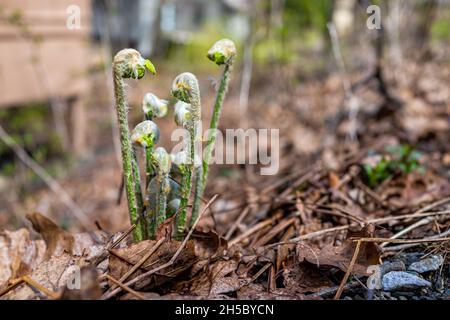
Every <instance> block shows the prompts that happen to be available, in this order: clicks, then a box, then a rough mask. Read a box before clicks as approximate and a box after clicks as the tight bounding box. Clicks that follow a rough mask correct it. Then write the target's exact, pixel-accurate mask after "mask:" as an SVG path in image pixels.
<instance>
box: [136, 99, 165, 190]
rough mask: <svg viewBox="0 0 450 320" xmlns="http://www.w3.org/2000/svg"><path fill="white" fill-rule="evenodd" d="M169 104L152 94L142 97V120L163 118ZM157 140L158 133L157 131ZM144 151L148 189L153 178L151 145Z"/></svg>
mask: <svg viewBox="0 0 450 320" xmlns="http://www.w3.org/2000/svg"><path fill="white" fill-rule="evenodd" d="M168 104H169V102H168V101H167V100H164V99H160V98H158V97H157V96H156V95H154V94H153V93H150V92H149V93H147V94H145V95H144V99H143V101H142V111H143V112H144V120H153V119H154V118H163V117H165V116H166V114H167V110H168ZM158 138H159V131H158ZM144 151H145V186H146V188H147V187H148V184H149V183H150V180H151V178H152V177H153V169H152V152H153V144H151V145H148V146H147V147H145V148H144Z"/></svg>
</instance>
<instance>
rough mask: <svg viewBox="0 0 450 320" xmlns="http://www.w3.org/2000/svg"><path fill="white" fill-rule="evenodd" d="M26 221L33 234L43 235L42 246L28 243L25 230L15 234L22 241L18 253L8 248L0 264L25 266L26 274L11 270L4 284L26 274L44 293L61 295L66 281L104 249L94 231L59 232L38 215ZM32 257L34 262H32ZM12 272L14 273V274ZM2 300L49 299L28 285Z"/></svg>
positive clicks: (102, 238) (103, 237)
mask: <svg viewBox="0 0 450 320" xmlns="http://www.w3.org/2000/svg"><path fill="white" fill-rule="evenodd" d="M28 217H29V218H30V221H31V222H32V224H33V227H34V228H36V231H38V232H39V233H41V234H42V236H43V238H44V241H45V243H44V241H42V240H37V241H29V234H28V231H27V230H25V229H21V230H19V231H16V233H18V234H19V233H20V234H21V236H20V238H21V239H22V240H20V241H19V243H21V244H20V245H19V246H18V247H19V248H20V249H19V250H18V249H15V250H14V248H17V246H16V245H15V246H12V247H9V251H8V253H9V256H7V257H6V259H5V260H3V259H2V260H1V261H2V262H3V261H8V260H7V259H9V261H13V262H11V263H10V265H11V266H12V265H13V264H15V265H17V266H20V265H27V266H29V268H28V269H26V271H27V272H26V273H24V272H23V271H22V272H20V273H17V270H23V269H20V268H19V269H17V268H18V267H12V269H11V266H10V275H9V278H8V279H7V281H8V280H15V279H17V278H18V277H19V276H22V275H25V274H26V275H28V276H29V277H30V278H31V279H33V280H34V281H35V282H37V283H39V284H40V285H41V286H43V287H45V288H46V289H48V290H50V291H53V292H60V291H61V289H63V288H64V287H66V286H67V284H68V281H69V280H71V279H72V277H73V274H74V271H76V270H79V268H82V267H84V266H86V265H88V264H89V262H90V261H91V260H92V259H94V258H96V257H97V256H99V255H100V254H101V253H102V251H103V249H104V246H105V243H106V239H107V236H106V234H105V233H104V232H101V231H96V232H91V233H87V232H86V233H79V234H69V233H68V232H66V231H63V230H62V229H60V228H59V227H58V226H57V225H56V224H55V223H54V222H53V221H51V220H50V219H48V218H46V217H44V216H43V215H41V214H39V213H34V214H31V215H28ZM4 233H5V234H10V235H11V234H16V233H8V232H7V231H5V232H4ZM13 238H14V237H13ZM27 239H28V240H27ZM9 243H14V241H11V238H10V240H9ZM27 243H28V244H27ZM0 252H2V253H4V252H6V250H2V246H1V237H0ZM39 252H40V253H39ZM44 252H45V254H44ZM38 253H39V254H38ZM19 254H20V255H19ZM30 254H31V255H30ZM18 255H19V257H21V260H20V263H17V262H14V261H17V257H18ZM31 256H34V257H36V258H33V259H31V258H30V257H31ZM0 263H1V262H0ZM11 270H12V271H14V270H16V273H15V274H14V272H12V271H11ZM1 274H2V273H1V272H0V275H1ZM1 298H2V299H18V300H22V299H26V300H29V299H38V298H40V299H42V298H49V297H47V296H45V295H44V294H43V293H41V292H39V291H36V290H34V289H32V288H30V286H29V285H28V284H25V283H24V284H21V285H19V286H18V287H16V288H15V289H13V290H11V291H9V292H7V293H6V294H5V295H4V296H2V297H1Z"/></svg>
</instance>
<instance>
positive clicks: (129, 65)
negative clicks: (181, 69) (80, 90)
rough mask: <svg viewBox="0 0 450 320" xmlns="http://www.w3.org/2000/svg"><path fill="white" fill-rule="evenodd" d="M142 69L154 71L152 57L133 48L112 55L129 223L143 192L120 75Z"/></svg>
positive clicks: (140, 229)
mask: <svg viewBox="0 0 450 320" xmlns="http://www.w3.org/2000/svg"><path fill="white" fill-rule="evenodd" d="M145 69H148V70H149V71H150V72H151V73H153V74H155V73H156V71H155V67H154V66H153V64H152V63H151V61H150V60H145V59H144V58H142V56H141V54H140V53H139V52H138V51H136V50H134V49H123V50H121V51H119V52H118V53H117V54H116V56H115V57H114V61H113V79H114V95H115V100H116V112H117V119H118V122H119V132H120V143H121V150H122V165H123V176H124V182H125V192H126V195H127V204H128V211H129V213H130V219H131V222H132V223H134V222H136V221H137V218H138V216H139V215H141V214H142V208H141V207H142V205H141V204H142V193H141V194H139V192H140V179H139V170H138V168H137V164H136V161H135V159H136V156H135V153H134V151H133V148H132V146H131V142H130V129H129V127H128V105H127V102H126V99H125V84H124V80H123V79H124V78H133V79H141V78H142V77H143V76H144V74H145ZM140 209H141V210H140ZM144 229H145V226H144V223H143V222H141V223H140V224H139V225H138V226H136V228H135V229H134V232H133V237H134V240H135V241H140V240H142V239H143V238H144V233H145V230H144Z"/></svg>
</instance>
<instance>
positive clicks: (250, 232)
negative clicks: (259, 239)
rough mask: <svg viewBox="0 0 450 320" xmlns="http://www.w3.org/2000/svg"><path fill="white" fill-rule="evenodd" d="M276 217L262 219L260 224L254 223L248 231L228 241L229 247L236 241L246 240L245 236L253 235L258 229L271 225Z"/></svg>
mask: <svg viewBox="0 0 450 320" xmlns="http://www.w3.org/2000/svg"><path fill="white" fill-rule="evenodd" d="M276 218H277V217H276ZM276 218H271V219H269V220H266V221H262V222H260V223H258V224H256V225H254V226H253V227H251V228H250V229H248V230H247V231H245V232H244V233H243V234H241V235H239V236H237V237H236V238H234V239H233V240H231V241H230V242H229V243H228V247H231V246H233V245H235V244H236V243H239V242H241V241H242V240H244V239H245V238H247V237H248V236H249V235H251V234H252V233H254V232H256V231H258V230H261V229H262V228H264V227H266V226H269V225H271V224H272V223H273V221H274V220H275V219H276Z"/></svg>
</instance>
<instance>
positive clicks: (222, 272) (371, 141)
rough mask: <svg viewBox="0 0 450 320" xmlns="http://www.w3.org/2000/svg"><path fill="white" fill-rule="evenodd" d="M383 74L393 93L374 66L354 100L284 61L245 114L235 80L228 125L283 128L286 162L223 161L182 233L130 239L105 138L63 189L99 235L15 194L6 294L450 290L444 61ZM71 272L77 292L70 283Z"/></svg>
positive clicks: (50, 201)
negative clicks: (267, 167) (77, 276)
mask: <svg viewBox="0 0 450 320" xmlns="http://www.w3.org/2000/svg"><path fill="white" fill-rule="evenodd" d="M384 70H385V73H384V77H385V79H384V81H385V82H386V84H387V88H388V92H383V90H380V82H379V81H378V80H379V79H377V78H376V77H375V76H373V70H365V71H364V72H361V73H357V72H355V73H352V74H351V77H350V79H349V80H350V83H351V84H352V94H353V97H352V98H346V97H345V95H344V92H343V90H342V76H341V75H338V74H332V75H329V76H324V77H322V78H321V79H301V78H299V76H298V74H296V73H295V72H294V71H292V70H290V69H289V68H282V67H280V68H277V69H276V70H275V71H274V72H273V73H271V75H270V81H266V80H267V79H266V78H265V76H263V75H262V76H261V77H256V79H255V81H254V88H257V92H258V93H257V94H253V95H252V97H251V100H250V105H249V111H248V112H249V113H250V114H252V117H251V119H249V120H246V121H245V122H244V121H243V119H246V118H245V117H241V116H240V114H239V110H238V109H237V107H236V106H237V105H238V96H237V92H238V90H237V88H232V89H231V91H230V94H229V96H228V97H227V101H226V104H225V107H224V117H223V120H222V122H221V127H222V128H236V127H241V126H242V127H253V128H277V129H279V130H280V170H279V172H278V174H276V175H274V176H261V175H259V167H258V166H250V165H235V166H230V165H227V166H215V167H214V168H213V170H212V176H211V178H210V180H209V186H208V189H207V194H206V197H205V198H206V200H209V199H214V201H213V202H212V203H210V205H205V206H204V209H205V210H204V214H203V216H202V219H201V220H200V221H199V224H198V225H197V228H196V229H195V231H194V232H193V233H192V234H189V235H188V237H187V238H186V241H183V242H182V241H175V240H173V239H164V238H162V239H161V240H152V241H150V240H147V241H143V242H140V243H137V244H131V242H130V239H129V237H127V235H129V233H130V232H131V229H130V227H129V222H128V216H127V210H126V206H125V203H124V201H123V199H122V201H121V203H120V204H118V201H117V198H118V190H119V186H120V176H121V171H120V167H119V164H118V162H117V158H116V155H115V153H114V152H113V150H112V148H111V147H101V146H104V145H105V144H107V143H109V144H111V141H109V140H108V139H107V138H105V141H106V142H103V141H102V140H99V141H97V144H98V145H99V148H98V149H97V152H96V153H95V154H94V155H92V156H91V157H89V158H88V159H86V160H85V161H84V162H83V163H82V164H80V165H79V166H77V169H76V170H75V171H74V172H70V173H69V174H68V175H67V176H66V177H65V178H64V179H63V180H62V181H61V184H62V186H63V187H64V188H65V189H66V190H67V192H68V193H69V194H71V195H72V196H73V198H74V200H75V201H76V202H77V203H80V205H81V206H82V208H83V209H84V211H85V212H86V214H87V215H88V216H89V219H91V221H92V222H94V221H96V225H97V229H98V230H97V231H93V232H81V227H80V226H79V225H78V224H77V223H73V222H72V220H71V218H70V212H69V211H68V210H67V208H65V207H64V204H63V203H62V201H60V199H57V198H55V196H54V194H52V193H51V192H50V191H49V190H38V191H36V192H35V193H34V194H33V195H32V196H30V197H29V198H27V199H26V201H21V202H18V203H17V204H16V206H15V207H12V208H11V209H10V210H17V212H23V213H28V214H27V217H26V218H27V219H28V220H29V221H30V222H31V223H32V227H33V229H34V231H32V230H31V228H21V229H18V230H17V231H7V230H4V231H3V232H2V233H0V257H2V258H1V259H0V298H3V299H14V298H20V299H38V298H40V299H43V298H44V299H49V298H55V299H56V298H64V299H70V298H89V299H99V298H102V299H206V298H208V299H333V298H339V299H379V300H391V299H392V300H397V299H399V300H404V299H449V298H450V290H449V284H450V272H449V268H450V265H449V254H448V253H449V250H450V246H449V243H450V218H449V217H450V144H449V141H450V128H449V126H450V117H449V115H450V90H449V87H448V83H450V67H449V64H448V62H442V63H440V62H436V61H434V62H433V63H421V64H418V63H413V62H404V64H403V65H402V66H389V68H385V69H384ZM266 77H267V76H266ZM163 81H165V80H163ZM267 82H270V84H267ZM254 91H255V89H254ZM207 96H211V95H207ZM211 103H212V101H211V99H207V98H206V99H204V105H211ZM351 110H353V111H355V110H357V114H355V113H354V112H353V113H352V111H351ZM108 112H109V110H106V111H102V112H99V114H97V115H96V114H94V115H92V116H93V117H97V118H98V119H101V118H102V117H109V115H108ZM349 114H355V117H351V116H349ZM167 123H168V122H167ZM162 127H163V128H162V131H163V134H162V136H165V134H164V132H169V131H170V130H171V129H172V128H173V127H172V126H171V125H169V124H167V125H162ZM92 134H93V133H92ZM165 143H167V141H166V142H165ZM216 194H217V195H218V197H213V196H214V195H216ZM49 208H51V210H49ZM39 212H51V214H48V217H50V218H51V219H52V220H54V221H56V222H57V223H55V222H52V221H51V220H49V219H48V218H46V217H44V216H43V215H41V214H40V213H39ZM23 218H24V220H25V217H23ZM67 220H71V222H72V223H71V227H70V230H69V231H70V232H69V231H66V230H63V229H61V228H60V227H59V226H58V225H61V224H63V222H65V221H67ZM93 229H94V228H93ZM36 232H37V233H38V234H37V233H36ZM39 234H40V235H41V236H42V237H41V236H39ZM41 238H42V239H41ZM75 267H82V269H81V283H82V286H81V288H82V289H81V290H69V289H67V286H66V285H65V284H66V283H67V281H68V280H69V281H70V279H72V278H71V277H72V274H73V270H74V268H75ZM368 280H370V281H368Z"/></svg>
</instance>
